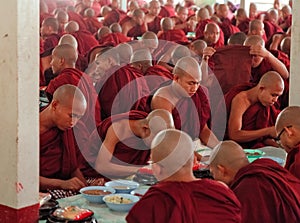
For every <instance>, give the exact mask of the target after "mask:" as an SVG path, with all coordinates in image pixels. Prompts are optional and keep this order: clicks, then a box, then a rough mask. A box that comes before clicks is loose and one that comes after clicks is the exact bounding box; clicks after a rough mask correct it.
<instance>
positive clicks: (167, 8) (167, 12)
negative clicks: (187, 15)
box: [159, 0, 176, 18]
mask: <svg viewBox="0 0 300 223" xmlns="http://www.w3.org/2000/svg"><path fill="white" fill-rule="evenodd" d="M175 14H176V13H175V8H174V0H167V1H166V4H164V5H162V6H161V9H160V12H159V16H160V17H162V18H165V17H173V16H175Z"/></svg>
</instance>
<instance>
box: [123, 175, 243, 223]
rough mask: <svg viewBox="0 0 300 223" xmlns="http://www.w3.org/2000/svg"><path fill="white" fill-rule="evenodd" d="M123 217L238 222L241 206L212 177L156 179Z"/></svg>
mask: <svg viewBox="0 0 300 223" xmlns="http://www.w3.org/2000/svg"><path fill="white" fill-rule="evenodd" d="M145 210H147V211H145ZM126 221H127V222H128V223H136V222H143V223H161V222H172V223H183V222H190V223H191V222H194V223H196V222H199V223H200V222H201V223H220V222H224V223H227V222H228V223H229V222H231V223H233V222H236V223H238V222H241V207H240V202H239V201H238V199H237V198H236V196H235V195H234V193H233V192H232V191H231V190H230V189H229V188H227V187H226V186H224V185H222V184H220V183H219V182H216V181H213V180H209V179H202V180H195V181H192V182H176V181H170V182H160V183H158V184H157V185H154V186H152V187H151V188H150V189H149V190H148V191H147V193H146V194H145V195H144V196H143V197H142V198H141V200H140V201H139V202H138V203H137V204H136V205H135V206H134V207H133V208H132V209H131V210H130V212H129V213H128V215H127V216H126Z"/></svg>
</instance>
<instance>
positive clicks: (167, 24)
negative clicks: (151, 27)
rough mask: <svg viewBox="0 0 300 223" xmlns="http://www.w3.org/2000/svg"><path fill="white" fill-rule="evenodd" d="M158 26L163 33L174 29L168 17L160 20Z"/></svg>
mask: <svg viewBox="0 0 300 223" xmlns="http://www.w3.org/2000/svg"><path fill="white" fill-rule="evenodd" d="M160 24H161V28H162V30H163V31H168V30H172V29H173V27H174V24H173V20H172V19H171V18H169V17H165V18H162V20H161V21H160Z"/></svg>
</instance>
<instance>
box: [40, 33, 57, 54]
mask: <svg viewBox="0 0 300 223" xmlns="http://www.w3.org/2000/svg"><path fill="white" fill-rule="evenodd" d="M59 39H60V35H59V34H55V33H53V34H50V35H49V36H47V37H46V38H45V40H44V41H43V52H46V51H48V50H51V49H53V48H54V47H56V46H57V44H58V41H59ZM43 52H41V53H43Z"/></svg>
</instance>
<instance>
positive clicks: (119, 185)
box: [105, 180, 140, 194]
mask: <svg viewBox="0 0 300 223" xmlns="http://www.w3.org/2000/svg"><path fill="white" fill-rule="evenodd" d="M105 186H106V187H112V188H114V189H115V190H116V193H123V194H129V193H130V192H131V191H133V190H134V189H136V188H138V187H139V186H140V184H139V183H137V182H135V181H131V180H112V181H109V182H106V183H105Z"/></svg>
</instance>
